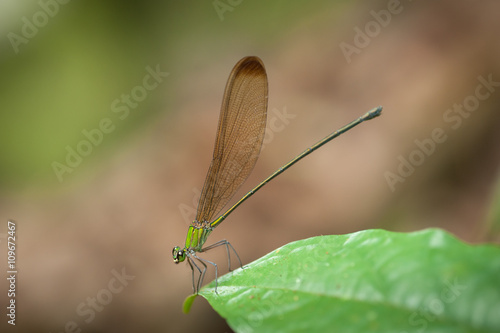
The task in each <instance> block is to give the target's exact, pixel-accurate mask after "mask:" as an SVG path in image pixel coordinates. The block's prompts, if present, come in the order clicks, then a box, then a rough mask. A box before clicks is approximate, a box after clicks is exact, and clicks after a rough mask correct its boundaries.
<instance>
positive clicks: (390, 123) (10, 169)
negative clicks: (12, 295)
mask: <svg viewBox="0 0 500 333" xmlns="http://www.w3.org/2000/svg"><path fill="white" fill-rule="evenodd" d="M64 2H65V1H62V0H59V1H57V0H41V1H14V0H4V1H0V33H1V35H2V38H1V39H0V156H1V160H0V249H1V255H0V263H1V267H2V270H3V271H4V272H5V271H6V269H4V267H6V262H7V260H6V257H7V249H6V236H7V234H6V233H7V221H8V219H13V220H15V221H16V222H17V238H16V243H17V249H18V250H17V269H18V272H19V273H18V281H17V291H18V292H17V294H16V302H17V318H16V319H17V320H16V327H15V330H16V331H17V332H35V331H36V332H42V331H45V332H64V331H68V332H69V331H75V332H76V331H78V329H80V330H81V331H82V332H117V331H121V332H139V331H141V332H145V331H151V332H180V331H183V332H194V331H198V332H200V331H204V332H225V331H226V332H229V331H230V328H228V327H227V326H226V324H225V322H224V320H223V319H222V318H220V317H219V316H218V314H216V313H215V312H214V311H213V310H212V309H211V308H210V306H209V305H208V303H207V302H206V301H205V300H204V299H202V298H198V299H196V301H195V303H194V305H193V308H192V311H191V313H190V314H189V315H185V314H183V313H182V311H181V306H182V302H183V300H184V298H185V297H186V296H187V295H188V294H190V293H191V291H192V289H191V288H192V286H191V272H190V269H189V267H188V265H187V264H180V265H174V264H173V262H172V258H171V251H172V248H173V246H175V245H183V243H184V241H185V236H186V231H187V228H188V225H189V222H190V221H191V220H192V219H193V218H194V215H195V210H196V205H197V200H198V198H199V194H200V191H201V188H202V186H203V182H204V177H205V174H206V171H207V170H208V166H209V163H210V159H211V155H212V149H213V142H214V139H215V131H216V127H217V120H218V115H219V110H220V105H221V100H222V94H223V91H224V86H225V83H226V80H227V77H228V75H229V73H230V71H231V69H232V68H233V66H234V65H235V64H236V62H237V61H238V60H239V59H241V58H242V57H244V56H247V55H257V56H259V57H261V58H262V60H263V61H264V64H265V66H266V69H267V73H268V78H269V113H268V128H267V133H266V138H265V142H264V148H263V150H262V152H261V155H260V158H259V161H258V162H257V165H256V167H255V169H254V171H253V173H252V175H251V176H250V178H249V179H248V181H247V182H246V183H245V184H244V185H243V187H242V189H241V190H240V192H239V193H238V194H236V196H235V198H234V199H233V201H232V202H234V201H235V200H236V199H237V198H240V197H241V196H242V195H243V194H244V193H246V191H248V190H249V189H251V188H252V187H253V186H255V185H256V184H258V183H259V182H260V181H261V180H263V179H264V178H265V177H267V176H268V175H269V174H271V173H272V172H273V171H275V170H276V169H277V168H278V167H280V166H281V165H282V164H284V163H286V162H287V161H288V160H290V159H291V158H292V157H294V156H296V155H297V154H298V153H300V152H301V151H302V150H304V149H305V148H307V147H308V146H310V145H311V144H313V143H315V142H316V141H318V140H320V139H321V138H323V137H324V136H326V135H327V134H329V133H330V132H332V131H333V130H336V129H337V128H339V127H341V126H343V125H345V124H346V123H348V122H349V121H351V120H353V119H355V118H356V117H358V116H360V115H361V114H363V113H365V112H366V111H368V110H369V109H371V108H373V107H376V106H378V105H383V106H384V111H383V114H382V116H381V117H379V118H376V119H374V120H372V121H370V122H367V123H364V124H362V125H360V126H359V127H357V128H355V129H354V130H352V131H350V132H349V133H347V134H345V135H343V136H341V137H339V138H337V139H335V140H334V141H333V142H332V143H329V144H328V145H327V146H325V147H323V148H321V149H320V150H319V151H317V152H315V153H314V154H312V155H310V156H309V157H307V159H305V160H303V161H301V162H300V163H299V164H297V165H296V166H294V167H293V168H291V169H290V170H288V171H287V172H286V173H284V174H283V175H281V176H280V177H279V178H277V179H276V180H274V181H273V182H271V183H269V184H268V185H266V187H264V188H263V189H262V190H261V191H260V192H259V193H258V194H256V195H255V196H253V197H252V198H251V199H250V200H248V201H247V202H245V203H244V204H243V205H242V206H240V207H239V208H238V209H237V210H236V211H235V212H234V213H233V214H232V215H231V216H230V217H229V218H228V219H227V220H226V221H225V222H224V223H223V224H222V225H221V226H220V227H219V228H217V230H216V231H214V232H213V233H212V235H211V237H210V239H209V241H208V243H212V242H215V241H217V240H220V239H224V238H225V239H228V240H229V241H230V242H231V243H232V244H233V246H234V247H235V248H236V250H237V251H238V253H239V255H240V257H241V259H242V261H243V263H249V262H251V261H253V260H255V259H257V258H259V257H261V256H262V255H264V254H266V253H268V252H270V251H272V250H274V249H276V248H277V247H279V246H282V245H284V244H286V243H289V242H291V241H295V240H299V239H304V238H307V237H312V236H317V235H324V234H344V233H351V232H356V231H359V230H364V229H372V228H383V229H388V230H393V231H402V232H408V231H415V230H421V229H423V228H429V227H438V228H443V229H446V230H447V231H449V232H451V233H452V234H454V235H456V236H457V237H458V238H460V239H462V240H464V241H467V242H471V243H482V242H497V243H498V242H499V241H500V236H499V235H500V233H499V229H500V227H499V223H500V222H499V220H500V202H499V200H500V190H499V189H500V183H499V180H498V179H499V165H500V149H499V148H500V144H499V142H500V112H499V108H500V62H499V60H498V59H500V39H499V38H498V31H500V21H499V20H498V12H499V10H500V3H499V2H498V1H493V0H492V1H481V2H475V1H474V2H471V1H466V0H463V1H462V0H459V1H457V0H454V1H452V0H448V1H439V2H422V1H409V0H401V1H400V2H398V1H357V2H348V1H326V0H312V1H308V2H299V1H284V0H277V1H264V0H254V1H245V0H215V1H127V2H123V1H85V2H83V1H80V2H78V1H74V2H67V3H64ZM236 197H237V198H236ZM225 255H226V254H225V251H224V250H223V249H217V250H213V251H211V252H209V253H207V254H205V257H206V258H209V259H210V260H213V261H215V262H217V263H220V267H221V270H222V272H223V273H225V272H226V271H227V267H225V260H226V259H225ZM3 274H5V273H3ZM210 274H211V275H210V276H207V279H206V282H209V281H210V279H212V278H213V272H211V273H210ZM5 281H6V280H5V279H2V282H1V283H0V285H1V290H2V295H1V296H0V306H1V307H2V308H3V309H5V307H4V306H7V302H8V298H7V296H6V292H5V290H6V287H7V285H6V284H5ZM2 313H3V312H2ZM2 317H3V319H2V321H1V323H0V327H1V330H2V332H3V331H4V328H5V329H10V330H12V331H13V327H11V326H10V325H7V323H6V319H5V314H4V315H3V316H2ZM10 330H9V331H10Z"/></svg>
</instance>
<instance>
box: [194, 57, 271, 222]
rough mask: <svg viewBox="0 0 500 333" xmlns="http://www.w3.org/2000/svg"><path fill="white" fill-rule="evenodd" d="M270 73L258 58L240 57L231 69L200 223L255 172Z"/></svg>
mask: <svg viewBox="0 0 500 333" xmlns="http://www.w3.org/2000/svg"><path fill="white" fill-rule="evenodd" d="M266 118H267V75H266V70H265V68H264V64H263V63H262V61H261V60H260V59H259V58H257V57H246V58H243V59H241V60H240V61H239V62H238V63H237V64H236V65H235V66H234V68H233V70H232V71H231V74H230V75H229V79H228V81H227V84H226V90H225V92H224V98H223V101H222V108H221V111H220V116H219V125H218V128H217V137H216V138H215V147H214V155H213V159H212V163H211V164H210V168H209V169H208V174H207V178H206V179H205V184H204V185H203V190H202V192H201V196H200V201H199V203H198V211H197V214H196V221H197V222H204V221H207V222H210V221H212V218H213V217H214V215H216V214H217V213H219V212H220V210H221V209H222V208H223V207H224V206H225V205H226V204H227V202H228V201H229V200H230V199H231V198H232V196H233V195H234V193H235V192H236V191H237V190H238V189H239V188H240V186H241V185H242V184H243V182H244V181H245V180H246V179H247V177H248V175H249V174H250V172H251V171H252V169H253V167H254V166H255V163H256V162H257V158H258V157H259V154H260V148H261V146H262V141H263V139H264V132H265V129H266Z"/></svg>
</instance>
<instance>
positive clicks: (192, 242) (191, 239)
mask: <svg viewBox="0 0 500 333" xmlns="http://www.w3.org/2000/svg"><path fill="white" fill-rule="evenodd" d="M212 230H213V229H212V227H210V226H201V225H200V226H194V225H191V226H189V229H188V233H187V237H186V249H190V250H195V251H201V248H202V247H203V244H205V242H206V241H207V237H208V235H210V233H211V232H212Z"/></svg>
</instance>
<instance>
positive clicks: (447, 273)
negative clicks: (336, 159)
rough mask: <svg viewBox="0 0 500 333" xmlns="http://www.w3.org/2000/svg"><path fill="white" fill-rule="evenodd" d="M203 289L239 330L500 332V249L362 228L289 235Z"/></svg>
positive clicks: (441, 236) (432, 234) (429, 233)
mask: <svg viewBox="0 0 500 333" xmlns="http://www.w3.org/2000/svg"><path fill="white" fill-rule="evenodd" d="M218 282H219V285H218V288H217V292H218V294H216V293H215V290H214V287H215V284H214V282H212V283H211V284H209V285H208V286H206V287H204V288H203V289H202V290H201V291H200V295H202V296H203V297H205V298H206V299H207V300H208V302H209V303H210V304H211V305H212V307H213V308H214V309H215V310H216V311H217V312H218V313H219V314H220V315H221V316H222V317H224V318H226V319H227V321H228V323H229V325H230V326H231V327H232V328H233V329H234V330H235V331H237V332H305V331H307V332H384V333H388V332H398V333H403V332H440V333H442V332H454V333H456V332H497V333H498V332H500V248H499V247H497V246H493V245H481V246H472V245H468V244H465V243H463V242H461V241H459V240H457V239H456V238H454V237H453V236H451V235H449V234H448V233H446V232H444V231H442V230H437V229H429V230H424V231H421V232H415V233H408V234H404V233H393V232H388V231H384V230H368V231H362V232H358V233H354V234H349V235H341V236H321V237H314V238H309V239H306V240H302V241H298V242H293V243H290V244H288V245H285V246H283V247H281V248H279V249H277V250H276V251H273V252H271V253H269V254H267V255H266V256H264V257H262V258H260V259H258V260H256V261H254V262H253V263H251V264H249V265H247V266H245V267H244V269H238V270H235V271H234V272H232V273H230V274H227V275H225V276H222V277H220V278H219V280H218Z"/></svg>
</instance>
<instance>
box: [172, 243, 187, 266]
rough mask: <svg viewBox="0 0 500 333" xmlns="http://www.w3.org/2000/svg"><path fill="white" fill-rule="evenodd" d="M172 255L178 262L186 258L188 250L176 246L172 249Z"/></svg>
mask: <svg viewBox="0 0 500 333" xmlns="http://www.w3.org/2000/svg"><path fill="white" fill-rule="evenodd" d="M172 257H173V259H174V262H175V263H176V264H178V263H180V262H183V261H184V259H186V251H184V250H183V249H181V248H180V247H179V246H176V247H174V249H173V250H172Z"/></svg>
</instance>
